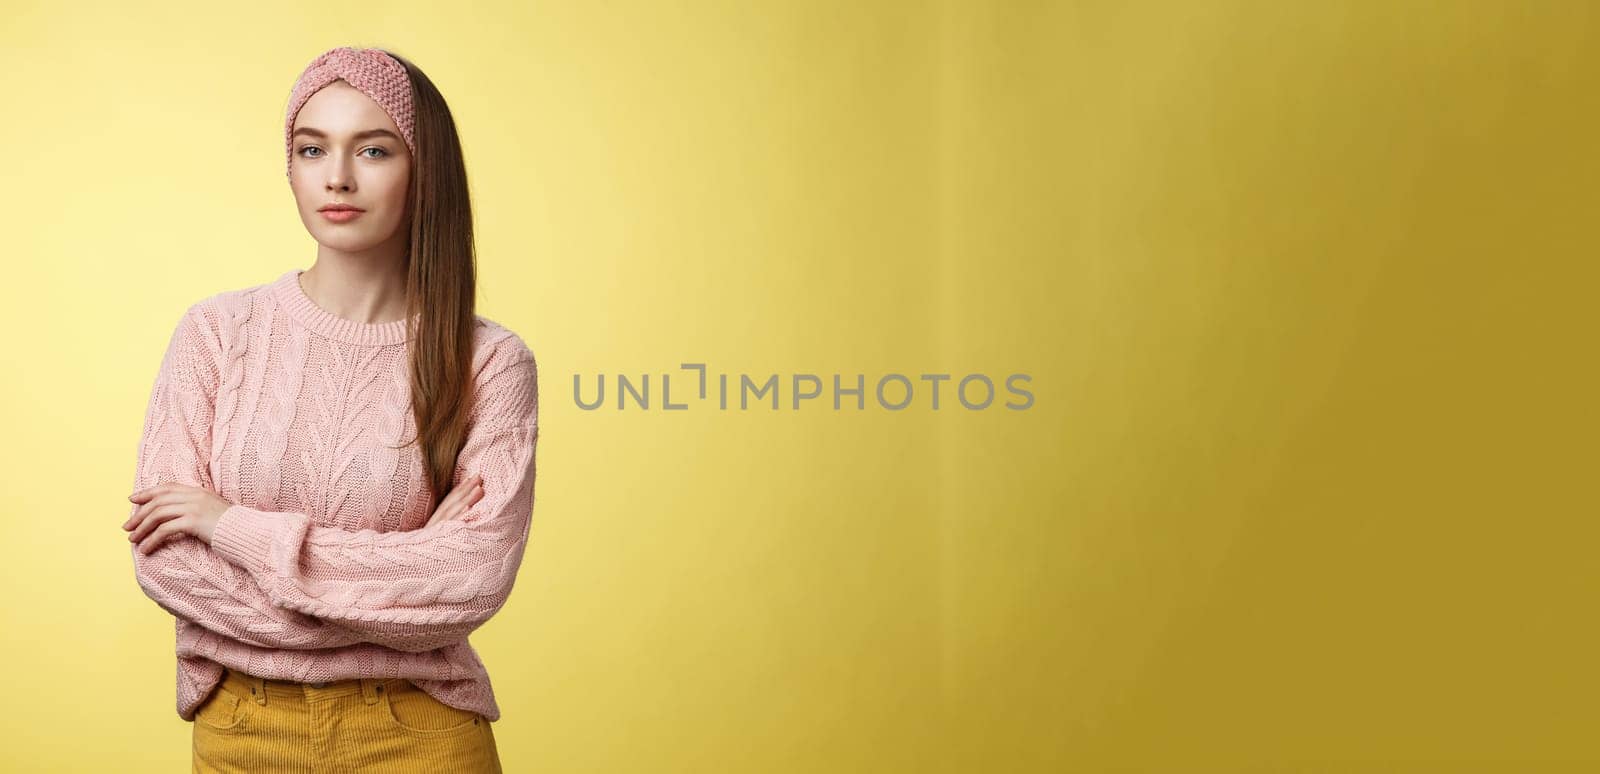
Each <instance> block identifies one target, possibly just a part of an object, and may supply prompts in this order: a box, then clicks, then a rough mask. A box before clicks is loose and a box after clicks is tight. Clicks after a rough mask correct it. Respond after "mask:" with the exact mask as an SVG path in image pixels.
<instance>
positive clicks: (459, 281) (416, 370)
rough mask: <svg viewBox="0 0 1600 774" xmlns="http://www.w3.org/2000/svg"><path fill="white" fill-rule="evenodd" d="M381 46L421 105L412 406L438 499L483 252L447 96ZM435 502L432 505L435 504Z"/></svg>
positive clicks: (412, 260) (462, 388)
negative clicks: (402, 71) (475, 236)
mask: <svg viewBox="0 0 1600 774" xmlns="http://www.w3.org/2000/svg"><path fill="white" fill-rule="evenodd" d="M379 50H380V51H384V53H386V54H388V55H389V56H392V57H394V58H395V60H396V61H398V62H400V64H401V65H403V66H405V68H406V72H407V74H409V75H410V80H411V93H412V105H413V106H414V108H415V111H416V125H415V132H414V141H415V143H416V150H415V152H414V153H413V158H412V166H411V184H410V191H409V193H408V197H409V200H410V201H409V207H408V209H409V211H410V218H411V228H410V231H411V235H410V242H409V244H408V245H407V248H406V250H407V255H408V258H409V268H408V269H407V278H406V306H407V309H406V315H407V317H408V318H409V317H410V316H412V315H418V313H419V312H420V315H418V319H417V324H416V326H417V327H416V329H415V330H413V331H412V332H411V411H412V416H413V417H415V419H416V424H417V436H416V438H415V439H414V441H413V442H415V443H417V444H419V448H420V451H421V452H422V458H423V462H424V472H425V474H426V477H427V482H428V486H429V488H430V489H431V490H432V492H433V502H434V503H435V504H437V503H438V502H439V500H440V499H441V498H443V497H444V495H445V494H447V491H446V490H447V488H448V487H449V486H450V485H451V481H450V479H451V474H452V473H453V472H454V470H455V466H456V457H457V456H458V455H459V454H460V453H461V449H462V447H463V446H464V445H465V443H466V435H467V425H468V420H469V417H470V411H471V402H472V400H473V399H474V397H475V396H474V395H473V394H472V350H473V338H474V327H475V326H476V324H477V311H476V308H475V306H476V299H477V256H476V251H475V250H474V248H473V239H472V201H471V199H470V197H469V196H468V192H467V166H466V162H465V158H464V156H463V155H462V152H461V139H460V137H459V135H457V134H456V123H455V118H454V117H453V116H451V114H450V106H449V105H448V104H446V103H445V100H444V96H443V95H442V94H440V93H439V90H438V88H436V87H435V86H434V85H433V81H431V80H429V79H428V76H427V74H425V73H423V72H422V70H421V69H419V68H418V67H417V66H416V65H415V64H413V63H412V62H411V61H410V60H408V59H406V58H405V57H402V56H400V55H398V54H395V53H394V52H392V51H387V50H384V49H379ZM432 509H433V506H430V507H429V511H432Z"/></svg>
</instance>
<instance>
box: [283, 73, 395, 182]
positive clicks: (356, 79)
mask: <svg viewBox="0 0 1600 774" xmlns="http://www.w3.org/2000/svg"><path fill="white" fill-rule="evenodd" d="M341 79H342V80H344V81H345V82H346V83H348V84H350V85H351V86H354V87H356V88H357V89H360V90H361V93H363V94H365V95H367V96H368V97H371V98H372V101H373V102H376V103H378V106H379V107H381V108H383V111H384V112H385V113H388V114H389V118H390V119H392V120H393V121H394V125H395V126H397V127H400V134H401V136H402V137H404V138H405V141H406V147H407V148H409V149H410V150H411V153H412V155H413V156H415V155H416V152H417V145H416V142H415V141H414V140H413V137H412V135H413V133H414V131H415V127H416V112H415V111H414V110H413V109H412V106H411V77H410V76H409V75H408V74H407V73H406V68H405V65H402V64H400V61H399V60H398V59H395V58H394V57H392V56H389V55H388V54H386V53H384V52H382V51H379V50H378V49H376V48H361V49H357V48H351V47H349V46H340V47H339V48H333V49H329V50H327V51H325V52H323V53H322V55H320V56H318V57H317V58H316V59H314V60H312V61H311V64H309V65H306V69H305V72H302V73H300V80H299V81H296V82H295V84H294V90H293V91H291V92H289V112H288V115H287V116H285V117H284V121H283V147H284V155H285V157H286V159H287V161H286V163H285V166H284V175H285V176H287V175H289V169H290V167H291V166H292V164H293V162H294V155H293V154H294V137H293V133H294V117H295V116H296V115H298V114H299V113H300V108H302V107H304V106H305V104H306V100H308V99H311V95H313V94H316V93H317V91H318V90H319V89H321V88H322V87H324V86H327V85H328V84H330V83H333V82H334V81H337V80H341Z"/></svg>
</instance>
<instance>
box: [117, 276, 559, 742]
mask: <svg viewBox="0 0 1600 774" xmlns="http://www.w3.org/2000/svg"><path fill="white" fill-rule="evenodd" d="M299 276H300V271H299V270H294V271H290V272H288V273H286V274H284V275H283V276H282V277H280V278H278V279H277V280H275V281H273V282H271V283H268V284H264V285H257V286H254V287H249V288H244V289H241V290H234V291H228V292H224V293H219V294H217V295H214V296H211V297H209V298H206V299H204V300H202V301H200V302H197V303H195V304H194V305H192V306H191V307H189V309H188V310H187V311H186V312H185V313H184V315H183V317H182V318H181V319H180V320H179V321H178V325H177V328H176V329H175V330H174V331H173V334H172V337H171V339H170V341H169V343H168V346H167V351H166V354H165V356H164V357H163V359H162V361H161V366H160V369H159V371H158V373H157V377H156V381H155V388H154V389H153V390H152V391H151V395H150V402H149V405H148V407H147V410H146V412H145V423H144V431H143V434H142V437H141V440H140V445H139V461H138V469H137V474H136V476H135V482H134V486H135V488H138V489H143V488H146V487H150V486H154V485H156V484H160V483H165V482H177V483H183V484H189V485H191V486H200V487H204V488H207V489H210V490H212V491H214V492H216V493H217V494H218V495H219V496H221V497H222V498H223V499H224V500H227V501H228V502H230V503H233V505H232V506H231V507H229V508H228V509H227V511H225V512H224V513H223V515H222V518H221V519H220V520H219V521H218V523H217V527H216V530H215V531H214V533H213V535H212V540H211V544H210V545H207V544H206V543H204V542H202V541H200V540H198V539H196V538H193V537H190V536H187V535H183V536H179V537H177V538H172V539H168V540H167V541H165V542H164V543H162V544H161V545H160V546H158V547H157V548H156V549H155V550H154V551H152V552H151V553H150V554H149V555H143V554H140V553H139V551H138V549H137V547H134V548H133V551H132V553H133V560H134V571H135V576H136V577H137V579H138V583H139V586H140V588H141V589H143V590H144V592H145V594H146V595H148V596H149V597H150V598H151V599H152V600H154V601H155V602H156V604H158V605H160V606H161V607H162V608H163V609H165V610H166V611H168V612H169V613H171V614H172V615H173V616H174V617H175V618H176V634H177V657H178V674H177V709H178V715H179V716H180V717H182V718H183V719H184V720H192V719H193V718H194V712H195V709H196V708H197V707H198V706H199V704H200V703H201V701H203V700H204V698H205V697H206V696H207V695H208V694H209V693H210V692H211V689H212V688H213V687H214V686H215V684H216V683H217V682H218V681H219V680H220V679H221V678H222V667H224V666H227V667H231V668H233V669H236V670H239V671H242V672H247V673H250V674H256V675H261V676H263V677H269V678H277V679H287V680H300V681H306V682H313V681H324V680H339V679H347V678H352V677H403V678H407V679H410V680H412V681H413V682H415V683H416V684H417V685H418V686H419V687H421V688H422V689H423V690H425V691H427V692H428V693H430V694H432V695H433V696H435V697H436V698H438V699H439V700H440V701H442V702H444V703H446V704H449V705H451V706H455V707H460V708H462V709H467V710H471V711H474V712H479V713H482V714H483V715H484V716H485V717H487V718H489V719H490V720H498V719H499V717H500V710H499V706H498V704H497V703H496V701H495V697H494V693H493V690H492V688H491V686H490V683H489V676H488V672H487V670H486V669H485V668H484V666H483V664H482V662H481V661H480V660H479V658H478V655H477V652H476V651H475V650H474V649H473V648H472V646H471V645H470V644H469V643H468V642H467V636H468V635H469V634H470V633H471V632H472V631H474V630H475V629H477V628H478V627H479V626H481V625H482V624H483V623H484V622H485V621H487V620H488V619H489V618H490V617H491V616H493V615H494V614H495V612H497V611H498V610H499V609H500V608H501V607H502V606H503V605H504V604H505V602H506V600H507V598H508V596H509V595H510V593H511V589H512V585H513V583H514V582H515V579H516V574H517V570H518V568H519V567H520V565H521V562H522V556H523V552H524V549H525V548H526V546H527V539H528V530H529V527H530V524H531V517H532V510H533V493H534V471H535V448H536V445H537V441H538V435H539V423H538V366H537V364H536V363H535V361H534V357H533V353H532V352H531V351H530V350H529V349H528V347H527V346H526V345H525V344H524V343H523V341H522V339H521V338H519V337H518V336H517V335H516V334H514V333H512V332H511V331H510V330H507V329H506V328H504V327H502V326H500V325H499V324H497V323H495V322H494V321H492V320H489V319H487V318H484V317H482V316H479V317H478V318H477V324H476V326H475V328H474V348H473V363H472V369H473V370H472V373H473V385H474V389H475V391H476V399H475V401H474V402H473V405H472V409H471V413H470V416H469V421H470V430H469V432H468V436H467V439H466V444H465V446H464V447H463V449H462V450H461V454H460V456H459V457H458V459H457V464H456V468H455V471H454V473H453V475H452V479H451V486H455V485H458V484H460V483H461V482H462V481H464V480H466V479H467V478H468V477H470V476H472V475H473V474H482V476H483V478H484V497H483V498H482V499H481V500H479V501H478V502H477V503H476V504H474V505H473V506H472V507H471V508H469V509H468V511H467V513H466V514H464V515H463V516H461V517H458V518H456V519H450V520H447V521H442V522H439V523H437V524H434V525H432V526H426V527H425V526H424V525H425V524H426V523H427V521H428V518H429V517H430V516H431V515H432V511H433V503H434V502H436V500H437V498H436V497H435V496H434V493H433V492H431V491H430V490H429V488H428V486H427V482H426V476H425V474H424V472H423V458H422V454H421V452H420V450H419V449H418V448H417V447H416V445H415V444H414V443H411V442H412V441H413V440H414V439H415V436H416V422H415V420H414V418H413V417H412V416H411V410H410V405H411V394H410V392H411V386H410V372H409V367H410V365H409V362H408V360H407V358H408V356H409V349H408V348H409V346H410V342H409V328H408V324H407V321H404V320H399V321H395V322H390V323H376V324H365V323H356V322H353V321H350V320H345V319H343V318H339V317H336V316H334V315H332V314H330V313H328V312H327V311H325V310H323V309H321V308H320V307H317V306H316V304H315V303H313V302H312V301H311V299H310V298H309V297H308V296H306V295H305V292H304V291H303V290H302V288H301V286H300V279H299ZM414 320H415V318H414V317H413V321H414Z"/></svg>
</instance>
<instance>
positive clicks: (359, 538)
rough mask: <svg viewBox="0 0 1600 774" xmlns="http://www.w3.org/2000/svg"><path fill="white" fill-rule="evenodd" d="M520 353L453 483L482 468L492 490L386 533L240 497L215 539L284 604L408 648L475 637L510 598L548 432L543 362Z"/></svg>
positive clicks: (498, 377) (489, 402)
mask: <svg viewBox="0 0 1600 774" xmlns="http://www.w3.org/2000/svg"><path fill="white" fill-rule="evenodd" d="M517 344H518V350H519V351H520V352H521V356H520V357H516V358H513V359H512V362H511V363H510V365H504V366H500V367H499V370H497V371H496V372H495V373H494V374H493V375H491V376H489V377H487V378H484V379H481V380H480V381H479V385H478V387H477V388H476V389H477V398H476V401H475V409H474V411H473V412H472V416H473V419H472V421H471V423H470V425H469V428H470V429H469V430H468V433H467V438H466V442H465V444H464V445H463V447H462V449H461V452H460V454H459V455H458V456H457V459H456V467H455V471H454V473H453V475H452V478H451V486H452V487H454V486H457V485H459V484H461V483H462V482H463V481H465V480H466V479H467V478H469V477H470V476H471V475H472V474H474V473H478V474H482V477H483V492H484V494H483V497H482V498H481V499H479V500H478V502H477V503H475V504H473V505H472V506H471V507H470V508H468V509H467V511H466V512H465V513H464V514H463V515H461V516H459V517H457V518H453V519H448V520H445V521H440V522H436V523H434V524H432V525H429V526H427V527H423V528H421V529H416V530H409V531H396V532H379V531H376V530H372V529H362V530H346V529H341V528H337V527H328V526H322V525H319V524H315V523H313V521H312V519H311V518H310V517H309V516H308V515H306V514H303V513H295V512H290V511H264V510H258V509H254V508H248V507H244V506H239V505H235V506H233V507H231V508H229V509H228V510H227V511H226V512H225V513H223V514H222V518H221V519H220V520H219V521H218V522H217V526H216V530H215V531H214V532H213V534H212V539H211V546H212V548H213V549H215V550H216V551H217V552H218V553H219V554H221V555H222V556H223V557H225V558H227V559H228V560H230V561H232V562H234V563H235V564H237V565H239V566H240V567H242V568H244V569H245V570H246V571H248V572H249V573H250V574H251V575H252V576H254V578H255V580H256V581H257V582H258V583H259V584H260V587H261V588H262V589H264V590H265V591H266V593H267V595H268V596H269V597H270V598H271V600H272V602H273V603H275V604H277V605H278V606H280V607H282V608H284V609H285V610H288V611H293V612H297V613H302V614H306V615H311V616H315V617H317V618H320V619H322V620H324V621H327V622H329V623H333V624H337V625H339V626H341V627H344V628H347V629H351V630H354V631H357V632H359V633H361V635H362V636H364V637H366V638H367V639H368V640H370V641H372V642H376V643H378V644H381V645H386V646H388V647H391V648H395V649H399V650H404V651H412V652H417V651H426V650H432V649H435V648H438V647H442V646H444V645H448V644H452V643H455V642H458V641H461V640H464V639H465V638H466V636H467V635H468V634H469V633H470V632H472V631H473V630H475V629H477V628H478V627H479V626H481V625H482V624H483V623H484V622H485V621H487V620H488V619H489V617H490V616H492V615H494V614H495V613H496V612H497V611H499V609H500V608H501V606H503V605H504V604H505V602H506V599H507V597H508V596H509V595H510V593H511V588H512V584H513V582H514V581H515V579H516V574H517V569H518V567H519V566H520V565H521V562H522V555H523V550H524V549H525V548H526V546H527V539H528V530H529V526H530V522H531V519H532V511H533V493H534V469H535V465H534V452H535V446H536V444H537V441H538V436H539V423H538V368H537V365H536V364H535V362H534V359H533V355H532V353H531V352H528V351H527V350H526V347H525V345H521V343H520V341H519V342H517Z"/></svg>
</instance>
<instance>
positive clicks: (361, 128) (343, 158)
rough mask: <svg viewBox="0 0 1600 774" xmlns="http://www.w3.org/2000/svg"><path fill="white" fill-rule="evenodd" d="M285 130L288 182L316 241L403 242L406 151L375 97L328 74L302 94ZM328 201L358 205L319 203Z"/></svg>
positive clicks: (366, 245)
mask: <svg viewBox="0 0 1600 774" xmlns="http://www.w3.org/2000/svg"><path fill="white" fill-rule="evenodd" d="M290 137H291V140H292V145H290V148H291V150H290V158H289V187H290V188H292V189H293V190H294V199H295V204H296V206H297V207H298V208H299V210H300V222H302V223H304V224H305V226H306V230H307V231H310V232H311V236H312V238H314V239H316V240H317V243H318V244H320V245H322V246H324V247H329V248H333V249H335V250H340V251H344V252H357V251H363V250H369V249H372V248H375V247H380V246H382V245H384V244H385V243H387V242H393V243H395V244H396V245H404V244H405V240H406V236H407V234H408V233H409V231H408V230H407V229H406V228H405V227H406V225H407V224H406V216H407V214H408V213H407V212H406V206H407V204H408V202H409V199H408V197H407V196H406V190H407V186H408V184H409V183H410V181H411V153H410V151H409V150H408V149H407V148H406V143H405V140H403V139H401V137H400V129H399V127H397V126H395V125H394V121H393V120H391V119H390V118H389V114H388V113H385V112H383V108H381V107H379V106H378V103H376V102H373V101H372V99H371V98H369V97H368V96H367V95H365V94H362V93H361V92H360V90H358V89H356V88H355V87H354V86H351V85H350V84H348V83H345V82H344V81H342V80H340V81H334V82H333V83H330V84H328V85H327V86H326V87H324V88H322V89H321V90H319V91H318V92H317V93H316V94H313V95H311V99H309V100H306V104H305V105H304V106H302V107H301V108H300V112H299V113H298V114H297V115H296V116H295V119H294V129H293V132H292V134H291V135H290ZM330 204H348V205H352V206H355V207H359V208H361V209H362V210H364V211H363V212H360V213H357V214H355V216H354V217H349V216H348V215H346V216H343V217H339V218H334V217H329V213H326V212H322V211H320V210H321V209H322V208H323V207H326V206H328V205H330Z"/></svg>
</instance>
